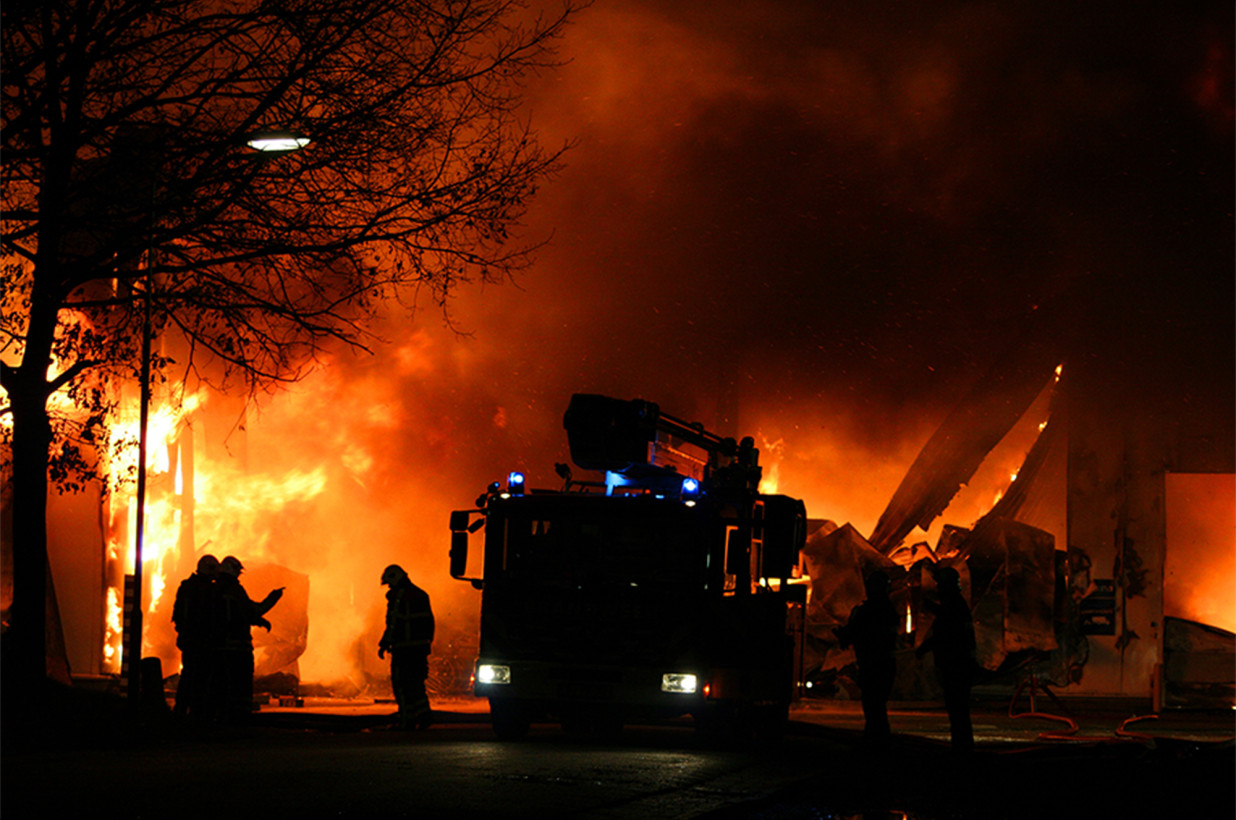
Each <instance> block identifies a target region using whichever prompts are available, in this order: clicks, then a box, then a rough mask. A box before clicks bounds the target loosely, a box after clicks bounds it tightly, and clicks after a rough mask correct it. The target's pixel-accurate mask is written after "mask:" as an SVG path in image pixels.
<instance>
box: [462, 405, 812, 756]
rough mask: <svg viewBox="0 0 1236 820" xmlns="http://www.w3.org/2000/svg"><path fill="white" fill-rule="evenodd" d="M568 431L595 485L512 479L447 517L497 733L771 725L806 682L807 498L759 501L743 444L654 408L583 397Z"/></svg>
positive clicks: (775, 728) (479, 691) (575, 458)
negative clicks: (473, 593)
mask: <svg viewBox="0 0 1236 820" xmlns="http://www.w3.org/2000/svg"><path fill="white" fill-rule="evenodd" d="M563 424H564V427H565V428H566V432H567V439H568V443H569V446H570V453H571V461H572V462H573V463H574V465H575V466H576V467H578V468H580V469H581V470H587V471H595V475H594V479H593V480H576V479H575V478H574V477H573V475H572V471H571V469H570V467H569V466H568V465H565V464H558V465H556V467H555V469H556V471H557V474H558V476H559V477H560V478H561V479H563V481H564V483H563V485H562V487H561V488H560V489H553V490H539V489H531V488H528V487H526V486H525V479H524V476H523V475H522V474H521V473H518V472H513V473H511V474H510V475H509V476H508V479H507V482H506V484H505V485H502V484H501V482H495V483H493V484H491V485H490V486H489V487H488V488H487V490H486V491H485V492H484V493H483V494H482V495H481V497H480V498H478V499H477V500H476V507H475V508H474V509H469V510H457V511H455V512H453V513H452V514H451V521H450V524H451V533H452V536H451V551H450V565H451V570H450V571H451V575H452V576H454V577H455V578H457V579H460V580H464V581H470V582H471V583H472V585H473V586H474V587H476V588H478V589H480V590H481V617H480V642H479V657H478V658H477V661H476V667H475V682H474V692H475V694H476V695H477V696H480V697H486V698H488V699H489V706H490V714H491V719H492V723H493V728H494V731H495V733H496V734H497V735H498V736H499V737H500V738H503V739H516V738H519V737H522V736H523V735H525V734H526V733H527V732H528V730H529V727H530V725H531V724H532V723H533V722H535V721H544V720H551V721H557V722H560V723H561V724H562V726H563V728H564V729H566V730H567V731H572V732H574V731H584V732H590V733H593V732H599V733H609V732H614V731H617V730H620V729H621V727H622V725H623V724H624V723H625V722H629V721H633V720H646V719H663V718H676V717H677V718H681V717H684V716H686V715H690V716H692V717H693V718H694V722H695V724H696V726H697V727H698V728H700V729H701V730H704V731H706V732H709V733H715V734H716V735H718V736H721V737H737V738H752V737H757V736H760V735H775V734H777V733H779V731H780V728H781V727H782V726H783V725H784V722H785V720H786V717H787V715H788V710H789V705H790V703H791V701H792V699H794V698H795V697H796V696H797V691H798V681H799V679H800V677H801V657H802V652H801V649H802V634H803V628H802V624H803V609H804V606H803V605H804V601H805V590H806V588H805V586H803V585H802V584H795V583H793V580H794V579H795V578H798V577H801V572H800V569H799V568H800V566H801V563H800V561H799V552H800V550H801V549H802V546H803V543H804V540H805V533H806V509H805V507H804V505H803V502H802V501H801V500H799V499H796V498H790V497H788V496H785V495H773V494H762V493H760V492H759V489H758V487H759V482H760V473H761V468H760V466H759V452H758V450H757V449H756V448H755V447H754V442H753V440H752V439H750V438H746V439H743V440H742V441H741V442H738V441H736V440H735V439H733V438H721V437H719V436H716V435H714V434H712V433H710V432H708V431H706V430H704V428H703V427H702V426H701V425H699V424H691V423H687V422H685V421H683V420H681V419H677V418H675V417H673V416H670V415H668V414H665V413H662V412H661V410H660V408H659V407H658V406H657V405H656V404H655V403H653V402H648V401H643V400H634V401H626V400H620V399H614V398H610V397H607V396H599V395H590V394H576V395H575V396H573V397H572V399H571V402H570V405H569V407H568V409H567V411H566V415H565V416H564V419H563ZM596 476H600V477H599V478H598V477H596ZM482 530H483V538H482V537H477V538H476V539H475V540H476V541H483V549H476V548H474V549H473V550H472V551H471V554H470V551H469V547H470V536H472V535H475V534H477V533H479V532H480V531H482ZM471 546H473V547H475V544H472V545H471Z"/></svg>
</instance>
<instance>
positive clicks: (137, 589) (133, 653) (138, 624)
mask: <svg viewBox="0 0 1236 820" xmlns="http://www.w3.org/2000/svg"><path fill="white" fill-rule="evenodd" d="M147 263H148V264H149V260H147ZM145 284H146V294H145V296H146V298H145V300H144V303H145V304H144V309H143V313H142V373H141V399H140V401H141V409H140V422H139V424H140V426H139V430H138V439H137V526H136V527H135V529H134V536H133V612H132V613H131V614H130V625H129V645H128V646H126V647H125V648H124V651H125V652H126V653H128V655H129V688H128V695H129V702H130V703H131V704H134V705H135V704H137V702H138V698H139V697H140V695H141V679H142V678H141V675H142V670H141V666H142V663H141V661H142V540H143V538H144V536H145V532H146V427H147V421H148V419H149V417H150V331H151V328H150V276H149V274H147V276H146V283H145Z"/></svg>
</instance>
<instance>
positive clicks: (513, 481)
mask: <svg viewBox="0 0 1236 820" xmlns="http://www.w3.org/2000/svg"><path fill="white" fill-rule="evenodd" d="M506 491H507V492H508V493H510V494H511V495H523V494H524V474H523V473H521V472H519V471H518V470H515V471H512V472H511V474H510V475H509V476H507V477H506Z"/></svg>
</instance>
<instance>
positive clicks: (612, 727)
mask: <svg viewBox="0 0 1236 820" xmlns="http://www.w3.org/2000/svg"><path fill="white" fill-rule="evenodd" d="M561 723H562V731H563V732H565V733H567V734H568V735H573V736H576V737H596V738H600V739H606V740H609V739H613V738H615V737H617V736H618V735H620V734H622V728H623V723H624V721H623V719H622V715H621V714H620V713H618V712H615V711H612V710H608V709H603V708H588V707H583V708H575V709H568V710H564V711H563V713H562V716H561Z"/></svg>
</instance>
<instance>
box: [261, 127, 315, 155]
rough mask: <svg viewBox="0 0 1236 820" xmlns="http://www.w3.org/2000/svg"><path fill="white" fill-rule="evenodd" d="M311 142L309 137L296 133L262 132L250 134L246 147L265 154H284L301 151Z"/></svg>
mask: <svg viewBox="0 0 1236 820" xmlns="http://www.w3.org/2000/svg"><path fill="white" fill-rule="evenodd" d="M311 141H312V140H310V139H309V138H308V137H306V136H302V135H301V134H297V133H296V132H294V131H261V132H258V133H255V134H250V135H249V136H248V137H247V138H246V139H245V145H248V146H249V147H250V148H252V149H253V150H254V151H261V152H262V153H264V154H269V153H276V154H284V153H287V152H289V151H299V150H300V149H302V148H304V147H305V146H306V145H308V144H309V143H310V142H311Z"/></svg>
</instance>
